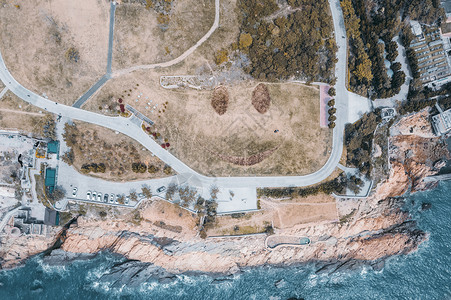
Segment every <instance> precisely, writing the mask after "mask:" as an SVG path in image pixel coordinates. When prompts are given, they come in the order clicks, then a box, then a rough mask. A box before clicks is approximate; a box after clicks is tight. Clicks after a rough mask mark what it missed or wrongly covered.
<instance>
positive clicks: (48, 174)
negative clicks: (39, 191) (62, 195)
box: [44, 168, 56, 190]
mask: <svg viewBox="0 0 451 300" xmlns="http://www.w3.org/2000/svg"><path fill="white" fill-rule="evenodd" d="M44 184H45V186H46V187H47V186H48V187H49V188H50V189H51V190H53V188H54V187H55V184H56V169H53V168H47V169H45V181H44Z"/></svg>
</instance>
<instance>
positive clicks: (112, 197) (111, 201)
mask: <svg viewBox="0 0 451 300" xmlns="http://www.w3.org/2000/svg"><path fill="white" fill-rule="evenodd" d="M110 203H114V194H111V195H110Z"/></svg>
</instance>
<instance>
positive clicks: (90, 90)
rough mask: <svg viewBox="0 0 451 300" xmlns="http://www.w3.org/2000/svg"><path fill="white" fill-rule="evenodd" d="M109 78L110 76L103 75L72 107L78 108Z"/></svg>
mask: <svg viewBox="0 0 451 300" xmlns="http://www.w3.org/2000/svg"><path fill="white" fill-rule="evenodd" d="M110 78H111V75H110V74H105V75H103V76H102V77H101V78H100V80H99V81H97V82H96V83H95V84H94V85H93V86H91V88H90V89H89V90H88V91H87V92H86V93H84V94H83V96H81V97H80V98H79V99H78V100H77V101H76V102H75V103H74V104H73V105H72V106H73V107H76V108H80V107H81V106H82V105H83V104H84V103H85V102H86V101H87V100H88V99H89V98H91V96H92V95H94V93H95V92H97V91H98V90H99V89H100V88H101V87H102V86H103V85H104V84H105V83H106V82H107V81H108V79H110Z"/></svg>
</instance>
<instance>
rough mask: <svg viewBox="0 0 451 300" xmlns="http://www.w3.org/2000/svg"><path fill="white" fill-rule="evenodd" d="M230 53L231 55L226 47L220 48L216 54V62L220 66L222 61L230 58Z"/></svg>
mask: <svg viewBox="0 0 451 300" xmlns="http://www.w3.org/2000/svg"><path fill="white" fill-rule="evenodd" d="M228 55H229V52H228V51H227V50H225V49H223V50H219V51H218V52H216V54H215V63H216V64H217V65H218V66H219V65H221V64H222V63H225V62H226V61H228V60H229V58H228Z"/></svg>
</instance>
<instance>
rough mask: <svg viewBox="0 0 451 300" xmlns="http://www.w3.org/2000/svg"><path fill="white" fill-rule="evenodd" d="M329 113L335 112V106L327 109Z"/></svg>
mask: <svg viewBox="0 0 451 300" xmlns="http://www.w3.org/2000/svg"><path fill="white" fill-rule="evenodd" d="M327 112H328V113H329V115H333V114H334V113H336V112H337V109H336V108H335V107H332V108H329V110H328V111H327Z"/></svg>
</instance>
